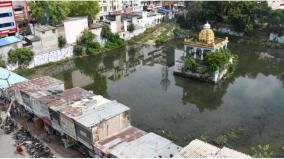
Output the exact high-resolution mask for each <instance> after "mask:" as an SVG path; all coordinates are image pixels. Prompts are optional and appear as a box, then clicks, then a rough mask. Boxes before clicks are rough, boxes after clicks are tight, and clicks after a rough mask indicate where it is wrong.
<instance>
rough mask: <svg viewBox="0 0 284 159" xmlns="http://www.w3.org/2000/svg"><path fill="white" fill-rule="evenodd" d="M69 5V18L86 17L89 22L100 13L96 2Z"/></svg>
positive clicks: (77, 2) (71, 3)
mask: <svg viewBox="0 0 284 159" xmlns="http://www.w3.org/2000/svg"><path fill="white" fill-rule="evenodd" d="M69 3H70V10H71V12H70V16H88V20H89V22H92V21H93V20H94V19H96V16H97V14H98V13H99V12H100V6H99V2H98V1H75V2H69Z"/></svg>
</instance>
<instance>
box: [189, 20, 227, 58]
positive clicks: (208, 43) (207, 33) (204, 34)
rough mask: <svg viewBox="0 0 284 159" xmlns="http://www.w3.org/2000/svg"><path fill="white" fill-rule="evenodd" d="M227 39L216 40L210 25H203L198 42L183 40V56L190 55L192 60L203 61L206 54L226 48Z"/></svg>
mask: <svg viewBox="0 0 284 159" xmlns="http://www.w3.org/2000/svg"><path fill="white" fill-rule="evenodd" d="M228 43H229V40H228V38H227V37H226V38H216V37H215V35H214V31H213V30H212V29H211V26H210V24H209V23H208V22H207V23H206V24H204V26H203V29H202V30H201V31H200V33H199V37H198V40H194V39H184V56H186V55H191V56H193V58H194V59H200V60H203V59H204V57H205V56H206V52H214V51H216V50H219V49H222V48H227V44H228Z"/></svg>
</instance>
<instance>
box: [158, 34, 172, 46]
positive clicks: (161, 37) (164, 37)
mask: <svg viewBox="0 0 284 159" xmlns="http://www.w3.org/2000/svg"><path fill="white" fill-rule="evenodd" d="M168 40H169V36H168V35H167V34H166V33H162V34H161V35H159V36H158V38H157V39H156V41H155V43H156V45H161V44H164V43H166V42H168Z"/></svg>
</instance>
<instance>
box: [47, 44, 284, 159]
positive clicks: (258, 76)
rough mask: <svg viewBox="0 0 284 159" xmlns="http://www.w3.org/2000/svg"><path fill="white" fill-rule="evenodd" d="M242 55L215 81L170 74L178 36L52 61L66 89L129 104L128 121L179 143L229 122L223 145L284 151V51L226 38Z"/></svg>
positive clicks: (209, 136)
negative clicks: (230, 71) (229, 137)
mask: <svg viewBox="0 0 284 159" xmlns="http://www.w3.org/2000/svg"><path fill="white" fill-rule="evenodd" d="M229 48H230V49H231V51H232V52H233V53H235V54H237V55H238V56H239V64H238V66H237V68H236V71H235V72H234V74H233V75H232V76H231V77H230V78H228V79H226V80H223V81H221V82H220V83H218V84H216V85H214V84H210V83H203V82H199V81H195V80H190V79H185V78H182V77H177V76H174V75H173V70H174V62H175V59H176V58H177V57H178V56H180V55H181V54H182V50H183V44H182V41H178V40H176V41H170V42H169V43H167V44H165V45H164V46H160V47H154V46H147V45H142V44H137V45H132V46H126V47H125V48H121V49H117V50H114V51H111V52H108V53H106V54H100V55H96V56H89V57H84V58H80V59H75V60H72V61H68V62H66V63H64V64H62V65H60V66H53V67H52V68H51V69H49V72H48V73H49V74H51V75H52V76H54V77H56V78H58V79H61V80H63V81H64V82H65V87H66V88H72V87H83V88H85V89H87V90H92V91H93V92H94V93H95V94H100V95H103V96H104V97H106V98H110V99H115V100H117V101H119V102H121V103H123V104H125V105H127V106H128V107H130V108H131V119H132V124H133V125H134V126H136V127H138V128H140V129H142V130H145V131H154V132H157V133H160V134H161V135H163V136H165V137H167V138H169V139H172V140H174V142H176V143H177V144H179V145H181V146H184V145H186V144H188V143H189V142H190V141H191V140H192V139H194V138H200V139H203V140H207V141H208V142H210V143H216V142H214V141H215V139H216V138H218V136H220V135H224V134H226V133H228V132H229V131H230V130H231V129H239V130H242V131H241V133H235V134H234V135H235V137H234V139H233V140H232V141H228V143H226V146H228V147H231V148H234V149H237V150H239V151H242V152H245V153H250V152H251V151H250V149H251V147H252V146H256V145H258V144H269V145H270V146H271V147H272V149H273V151H274V157H284V50H271V49H266V48H263V47H261V46H252V45H244V44H237V43H230V44H229Z"/></svg>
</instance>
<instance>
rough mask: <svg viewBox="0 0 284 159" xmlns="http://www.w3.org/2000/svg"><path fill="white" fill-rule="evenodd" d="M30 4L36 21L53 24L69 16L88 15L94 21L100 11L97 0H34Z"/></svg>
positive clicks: (90, 20)
mask: <svg viewBox="0 0 284 159" xmlns="http://www.w3.org/2000/svg"><path fill="white" fill-rule="evenodd" d="M29 6H30V8H31V10H32V13H31V17H32V19H33V20H34V21H36V22H37V23H41V24H51V25H57V24H60V23H62V21H63V20H65V19H66V18H67V17H68V16H87V17H88V19H89V22H92V21H93V20H94V19H95V18H96V16H97V14H98V13H99V11H100V6H99V3H98V2H97V1H34V2H29Z"/></svg>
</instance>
